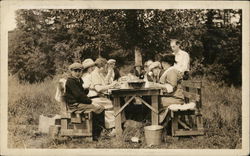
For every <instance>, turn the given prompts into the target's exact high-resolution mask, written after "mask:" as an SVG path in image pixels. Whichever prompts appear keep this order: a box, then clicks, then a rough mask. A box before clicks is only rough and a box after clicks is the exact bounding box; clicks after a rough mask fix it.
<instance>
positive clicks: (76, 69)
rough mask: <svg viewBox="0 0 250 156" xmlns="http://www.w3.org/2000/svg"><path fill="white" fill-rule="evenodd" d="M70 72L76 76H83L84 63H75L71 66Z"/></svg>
mask: <svg viewBox="0 0 250 156" xmlns="http://www.w3.org/2000/svg"><path fill="white" fill-rule="evenodd" d="M69 70H70V73H71V75H72V76H73V77H75V78H80V77H81V76H82V70H83V67H82V64H81V63H73V64H71V65H70V66H69Z"/></svg>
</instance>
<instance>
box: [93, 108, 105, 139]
mask: <svg viewBox="0 0 250 156" xmlns="http://www.w3.org/2000/svg"><path fill="white" fill-rule="evenodd" d="M104 112H105V111H102V112H101V113H99V114H97V113H94V112H93V118H92V121H93V132H92V133H93V138H94V139H95V138H98V137H100V134H101V132H102V129H103V128H104V125H105V122H104Z"/></svg>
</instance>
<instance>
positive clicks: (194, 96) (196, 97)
mask: <svg viewBox="0 0 250 156" xmlns="http://www.w3.org/2000/svg"><path fill="white" fill-rule="evenodd" d="M183 95H184V97H186V98H189V99H193V100H195V101H200V99H201V98H200V95H198V94H195V93H191V92H187V91H183Z"/></svg>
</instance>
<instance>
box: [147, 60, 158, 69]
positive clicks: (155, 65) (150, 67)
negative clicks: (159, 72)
mask: <svg viewBox="0 0 250 156" xmlns="http://www.w3.org/2000/svg"><path fill="white" fill-rule="evenodd" d="M157 67H158V68H161V63H160V62H158V61H156V62H153V63H151V64H150V66H149V68H148V69H149V71H152V69H154V68H157Z"/></svg>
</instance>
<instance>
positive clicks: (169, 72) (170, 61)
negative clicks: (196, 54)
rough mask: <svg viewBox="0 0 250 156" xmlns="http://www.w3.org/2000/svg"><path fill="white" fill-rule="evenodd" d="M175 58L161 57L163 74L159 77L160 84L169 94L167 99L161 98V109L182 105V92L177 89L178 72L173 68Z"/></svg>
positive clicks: (171, 56) (169, 55) (170, 55)
mask: <svg viewBox="0 0 250 156" xmlns="http://www.w3.org/2000/svg"><path fill="white" fill-rule="evenodd" d="M174 63H175V56H174V55H173V54H168V55H165V56H163V57H162V59H161V64H162V67H163V69H164V73H163V74H162V75H161V77H160V84H161V85H162V87H163V91H164V92H165V93H166V94H171V96H169V97H163V98H162V104H163V107H168V106H169V105H171V104H179V103H183V94H182V90H181V89H179V88H178V82H179V79H180V77H179V72H178V70H177V69H176V68H175V67H174Z"/></svg>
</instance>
